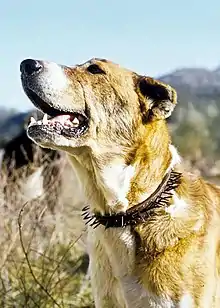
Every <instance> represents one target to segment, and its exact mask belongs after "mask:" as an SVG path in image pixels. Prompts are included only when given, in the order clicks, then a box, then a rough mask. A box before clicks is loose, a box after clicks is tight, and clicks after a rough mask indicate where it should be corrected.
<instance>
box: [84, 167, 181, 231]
mask: <svg viewBox="0 0 220 308" xmlns="http://www.w3.org/2000/svg"><path fill="white" fill-rule="evenodd" d="M181 176H182V174H181V173H179V172H175V171H173V170H171V171H170V172H168V173H167V174H166V175H165V176H164V178H163V180H162V182H161V183H160V185H159V186H158V187H157V189H156V190H155V191H154V192H153V193H152V194H151V195H150V197H148V198H147V199H146V200H144V201H143V202H141V203H138V204H136V205H134V206H132V207H131V208H129V209H128V210H127V211H126V212H120V213H116V214H105V215H101V214H100V213H94V214H92V213H90V211H89V206H86V207H84V208H83V209H82V217H83V219H84V221H85V223H86V224H89V225H90V226H92V227H93V228H97V227H98V226H99V225H103V226H104V227H105V228H106V229H108V228H124V227H126V226H136V225H138V224H140V223H143V222H144V221H145V220H146V218H148V217H149V216H151V215H152V214H153V212H154V210H155V209H157V208H164V207H165V206H166V205H167V204H168V202H169V200H170V198H171V197H172V190H173V189H175V188H177V187H178V186H179V184H180V182H181Z"/></svg>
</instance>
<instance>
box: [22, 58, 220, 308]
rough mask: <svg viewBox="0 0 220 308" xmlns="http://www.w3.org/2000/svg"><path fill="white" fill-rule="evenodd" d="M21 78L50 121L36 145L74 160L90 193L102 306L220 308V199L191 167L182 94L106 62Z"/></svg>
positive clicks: (32, 129) (33, 66)
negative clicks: (182, 136)
mask: <svg viewBox="0 0 220 308" xmlns="http://www.w3.org/2000/svg"><path fill="white" fill-rule="evenodd" d="M20 70H21V81H22V85H23V89H24V92H25V93H26V95H27V96H28V97H29V99H30V100H31V101H32V102H33V104H34V105H35V106H36V107H37V108H38V109H40V110H41V111H42V112H43V113H44V117H43V119H42V120H40V121H35V120H34V119H32V120H31V122H30V124H29V126H28V129H27V134H28V136H29V138H31V139H32V140H33V141H34V142H35V143H37V144H38V145H40V146H41V147H44V148H50V149H57V150H62V151H65V152H66V153H68V157H69V159H70V161H71V163H72V166H73V169H74V170H75V172H76V174H77V176H78V179H79V182H80V183H81V185H82V189H83V192H84V195H85V203H86V205H88V206H86V207H85V208H84V210H83V218H84V220H85V223H87V225H88V251H89V256H90V266H89V270H90V276H91V282H92V289H93V295H94V301H95V306H96V307H98V308H104V307H108V308H125V307H126V308H131V307H132V308H143V307H154V308H156V307H157V308H162V307H163V308H165V307H166V308H168V307H169V308H171V307H180V308H183V307H184V308H186V307H187V308H191V307H200V308H203V307H204V308H208V307H210V308H211V307H212V308H213V307H220V279H219V271H220V245H219V240H220V189H219V188H218V187H216V186H214V185H212V184H211V183H208V182H206V181H205V180H203V179H202V178H200V177H197V176H195V175H193V174H191V173H188V172H186V171H184V169H183V167H182V165H181V158H180V156H179V154H178V151H177V150H176V148H175V147H174V145H173V144H172V142H171V137H170V134H169V130H168V127H167V123H166V119H167V118H168V117H169V116H170V115H171V113H172V111H173V110H174V108H175V106H176V104H177V93H176V91H175V89H173V88H172V87H171V86H169V85H167V84H164V83H162V82H160V81H158V80H155V79H153V78H151V77H147V76H141V75H139V74H137V73H135V72H132V71H130V70H128V69H124V68H122V67H120V66H119V65H117V64H114V63H113V62H110V61H107V60H105V59H98V58H93V59H91V60H89V61H87V62H86V63H84V64H81V65H76V66H74V67H67V66H64V65H57V64H55V63H50V62H46V61H39V60H33V59H26V60H24V61H22V63H21V65H20ZM67 181H68V179H67ZM76 193H77V191H75V192H74V187H73V194H76Z"/></svg>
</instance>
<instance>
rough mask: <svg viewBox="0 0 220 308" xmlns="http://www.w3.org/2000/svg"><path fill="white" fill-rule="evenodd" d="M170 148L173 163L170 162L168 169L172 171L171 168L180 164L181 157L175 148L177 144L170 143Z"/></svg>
mask: <svg viewBox="0 0 220 308" xmlns="http://www.w3.org/2000/svg"><path fill="white" fill-rule="evenodd" d="M169 150H170V152H171V155H172V160H171V164H170V166H169V168H168V170H167V171H170V170H171V169H173V168H174V167H175V165H178V164H179V163H180V162H181V157H180V155H179V154H178V151H177V149H176V148H175V146H174V145H172V144H170V145H169Z"/></svg>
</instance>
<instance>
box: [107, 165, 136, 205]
mask: <svg viewBox="0 0 220 308" xmlns="http://www.w3.org/2000/svg"><path fill="white" fill-rule="evenodd" d="M134 174H135V167H134V166H125V165H121V164H115V165H114V164H111V165H108V166H106V167H105V168H104V169H103V171H102V180H101V181H102V183H101V185H102V187H103V190H104V191H103V193H104V195H105V198H106V200H107V203H108V205H109V206H114V204H115V203H117V202H120V203H121V204H122V205H123V207H124V210H126V209H127V207H128V200H127V198H126V196H127V193H128V192H129V188H130V183H131V179H132V178H133V176H134Z"/></svg>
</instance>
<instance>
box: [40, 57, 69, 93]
mask: <svg viewBox="0 0 220 308" xmlns="http://www.w3.org/2000/svg"><path fill="white" fill-rule="evenodd" d="M44 66H45V69H46V71H45V73H44V74H43V77H44V78H45V77H46V79H47V85H49V86H51V88H52V89H56V90H57V91H62V90H66V89H67V87H68V85H69V78H67V76H66V75H65V73H64V70H63V68H62V67H61V66H60V65H58V64H56V63H54V62H46V63H45V62H44Z"/></svg>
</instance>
